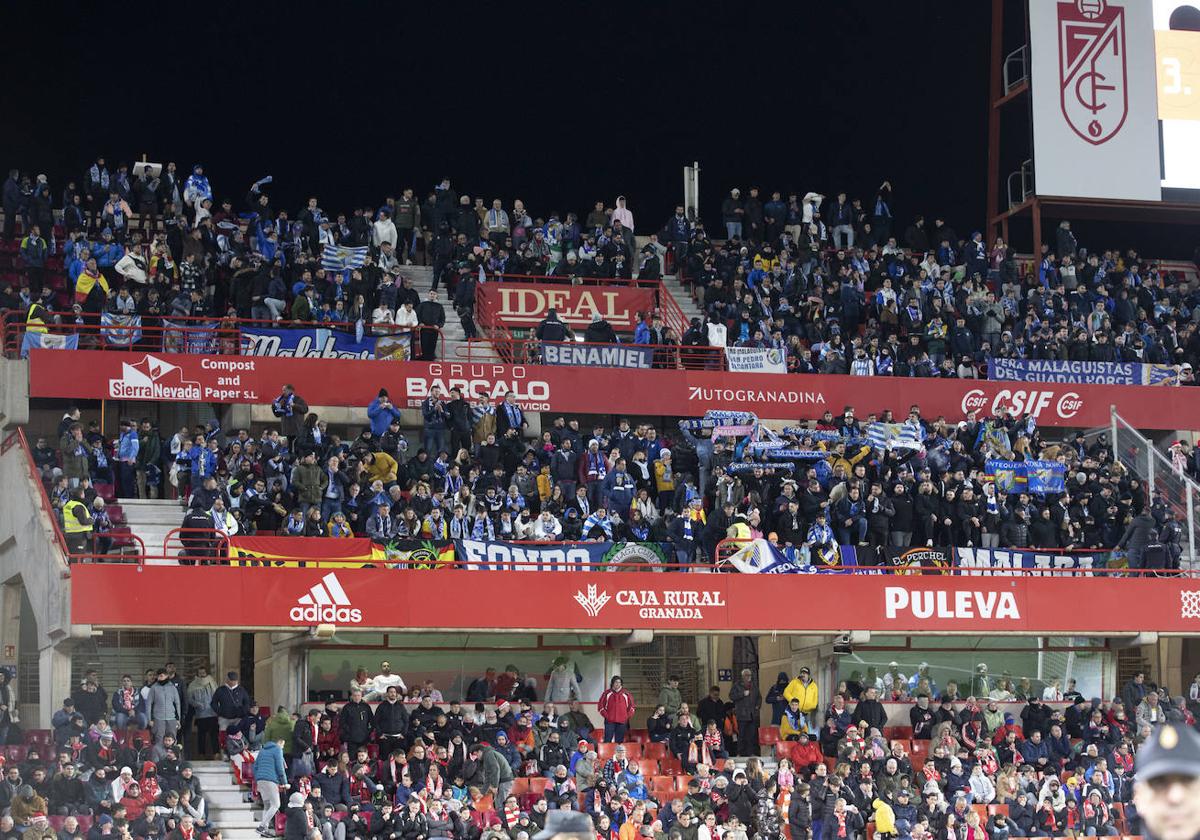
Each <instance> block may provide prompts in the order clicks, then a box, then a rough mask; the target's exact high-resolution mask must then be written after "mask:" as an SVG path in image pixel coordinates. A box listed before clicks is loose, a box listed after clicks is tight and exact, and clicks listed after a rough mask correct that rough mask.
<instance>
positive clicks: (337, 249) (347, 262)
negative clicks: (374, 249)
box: [321, 245, 367, 271]
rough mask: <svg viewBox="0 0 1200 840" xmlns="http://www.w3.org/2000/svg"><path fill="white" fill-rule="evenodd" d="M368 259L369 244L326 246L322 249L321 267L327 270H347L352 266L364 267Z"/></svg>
mask: <svg viewBox="0 0 1200 840" xmlns="http://www.w3.org/2000/svg"><path fill="white" fill-rule="evenodd" d="M366 259H367V246H366V245H360V246H357V247H350V246H349V245H334V246H333V247H330V246H328V245H326V246H325V248H324V250H322V251H321V268H323V269H324V270H325V271H346V270H347V269H351V268H362V266H363V263H364V262H365V261H366Z"/></svg>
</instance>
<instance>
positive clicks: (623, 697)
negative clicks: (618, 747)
mask: <svg viewBox="0 0 1200 840" xmlns="http://www.w3.org/2000/svg"><path fill="white" fill-rule="evenodd" d="M636 709H637V706H636V705H635V704H634V702H633V695H632V694H630V693H629V692H628V691H626V690H625V684H624V683H623V682H622V681H621V678H620V677H613V678H612V680H611V681H610V682H609V684H608V690H607V691H605V692H604V693H603V694H601V695H600V701H599V702H598V703H597V704H596V711H598V712H599V713H600V717H602V718H604V742H605V743H617V744H619V743H621V742H622V741H624V740H625V733H626V732H628V731H629V721H631V720H633V713H634V711H636Z"/></svg>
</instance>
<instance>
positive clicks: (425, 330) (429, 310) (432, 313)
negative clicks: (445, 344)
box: [417, 289, 446, 362]
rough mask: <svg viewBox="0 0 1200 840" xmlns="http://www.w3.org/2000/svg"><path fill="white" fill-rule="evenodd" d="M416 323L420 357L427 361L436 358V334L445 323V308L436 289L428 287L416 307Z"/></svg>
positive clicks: (437, 334) (438, 333)
mask: <svg viewBox="0 0 1200 840" xmlns="http://www.w3.org/2000/svg"><path fill="white" fill-rule="evenodd" d="M417 323H418V324H420V325H421V327H422V329H420V330H418V333H419V335H420V342H421V358H422V359H424V360H425V361H427V362H431V361H434V360H435V359H437V343H438V336H439V335H440V334H441V333H440V331H441V329H442V327H444V326H445V325H446V308H445V307H444V306H442V304H441V303H439V302H438V293H437V289H430V290H429V294H428V295H427V296H426V298H425V300H423V301H421V305H420V306H418V307H417Z"/></svg>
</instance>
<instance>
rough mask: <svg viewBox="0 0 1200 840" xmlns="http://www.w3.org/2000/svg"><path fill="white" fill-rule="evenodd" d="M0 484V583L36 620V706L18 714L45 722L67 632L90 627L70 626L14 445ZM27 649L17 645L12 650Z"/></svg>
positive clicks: (57, 695) (41, 519)
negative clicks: (20, 594) (20, 591)
mask: <svg viewBox="0 0 1200 840" xmlns="http://www.w3.org/2000/svg"><path fill="white" fill-rule="evenodd" d="M3 364H4V365H8V364H10V362H7V361H5V362H3ZM3 399H7V395H5V397H4V398H3ZM26 402H27V401H26ZM0 487H3V488H4V495H3V502H2V503H0V585H5V586H6V587H10V588H11V587H21V586H23V587H24V589H25V591H26V593H27V595H28V598H29V602H30V604H31V605H32V607H33V613H34V619H35V620H36V622H37V640H38V641H37V644H38V651H37V652H38V654H39V659H40V684H39V686H38V692H37V694H38V698H39V700H38V706H37V708H23V709H22V710H21V711H22V716H23V718H24V723H25V725H26V726H37V725H39V723H41V724H44V725H49V720H50V717H51V715H52V714H53V713H54V711H55V709H57V708H58V704H59V703H61V701H62V698H63V697H66V696H67V695H68V694H70V690H71V679H70V663H71V660H70V649H71V646H72V644H73V637H74V638H86V637H90V634H91V631H90V628H88V627H72V626H71V615H70V582H69V579H68V575H69V573H70V570H69V569H68V567H67V565H66V562H65V561H64V559H63V556H62V553H61V552H60V551H59V550H58V547H57V545H56V544H55V542H54V536H53V529H52V525H51V521H50V517H49V515H48V514H47V513H46V512H45V511H43V510H42V507H41V493H40V490H39V489H38V486H37V484H36V483H35V481H34V479H33V478H32V477H31V476H30V474H29V469H28V460H27V458H26V455H25V452H24V450H22V449H21V448H20V447H18V446H14V447H12V448H10V449H9V450H8V451H7V452H5V453H4V454H3V455H0ZM19 603H20V599H19V598H14V597H13V595H12V594H11V593H9V594H6V595H5V597H4V598H3V600H2V601H0V604H2V605H3V606H4V608H5V611H6V612H7V611H8V610H9V609H12V605H14V604H19ZM18 609H19V607H18ZM10 619H11V617H10V616H7V615H6V616H5V620H4V621H3V622H0V633H3V634H4V638H3V644H4V645H13V646H14V647H16V646H17V645H18V640H17V639H11V640H10V633H9V630H10V628H19V621H17V622H13V621H11V620H10ZM32 652H33V651H21V650H19V649H18V650H17V653H18V655H19V654H22V653H32Z"/></svg>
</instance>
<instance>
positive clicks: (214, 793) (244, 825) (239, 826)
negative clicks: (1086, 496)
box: [192, 761, 262, 840]
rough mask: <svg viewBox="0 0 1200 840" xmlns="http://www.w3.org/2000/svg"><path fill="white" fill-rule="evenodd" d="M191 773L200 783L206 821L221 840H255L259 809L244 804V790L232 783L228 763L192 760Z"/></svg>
mask: <svg viewBox="0 0 1200 840" xmlns="http://www.w3.org/2000/svg"><path fill="white" fill-rule="evenodd" d="M192 772H193V773H194V774H195V775H196V777H197V778H198V779H199V780H200V788H201V790H203V791H204V800H205V802H207V803H208V818H209V821H210V822H211V823H212V824H213V825H215V826H216V827H217V828H219V829H221V837H223V838H224V840H258V838H259V835H258V832H257V831H255V829H256V828H257V827H258V821H259V820H260V819H262V807H261V806H260V805H259V804H258V803H257V802H255V803H250V802H246V801H245V798H246V797H245V794H246V791H245V790H243V789H242V788H241V787H240V786H239V785H238V784H237V783H235V782H234V781H233V770H232V768H231V767H230V766H229V762H227V761H193V762H192Z"/></svg>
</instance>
